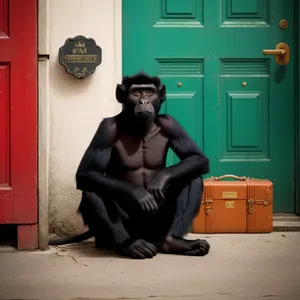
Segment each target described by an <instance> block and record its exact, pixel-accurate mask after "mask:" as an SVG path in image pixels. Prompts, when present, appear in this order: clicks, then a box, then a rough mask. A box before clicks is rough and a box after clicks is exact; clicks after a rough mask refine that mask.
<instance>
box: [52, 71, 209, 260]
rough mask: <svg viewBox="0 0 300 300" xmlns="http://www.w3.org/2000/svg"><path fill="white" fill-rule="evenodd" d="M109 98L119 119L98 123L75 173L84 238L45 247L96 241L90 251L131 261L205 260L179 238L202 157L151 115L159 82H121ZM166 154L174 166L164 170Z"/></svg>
mask: <svg viewBox="0 0 300 300" xmlns="http://www.w3.org/2000/svg"><path fill="white" fill-rule="evenodd" d="M116 98H117V100H118V101H119V102H120V103H122V104H123V110H122V112H121V113H119V114H118V115H116V116H113V117H109V118H106V119H104V120H103V121H102V122H101V123H100V125H99V127H98V130H97V131H96V133H95V135H94V137H93V139H92V141H91V143H90V145H89V146H88V148H87V150H86V151H85V153H84V156H83V158H82V160H81V162H80V164H79V167H78V170H77V173H76V183H77V189H79V190H81V191H82V199H81V203H80V205H79V208H78V211H79V212H80V213H81V215H82V217H83V220H84V222H85V224H86V225H88V227H89V231H87V232H86V233H84V234H81V235H79V236H75V237H71V238H66V239H60V240H57V241H50V244H52V245H57V244H62V243H70V242H76V241H82V240H84V239H86V238H89V237H92V236H95V240H96V247H101V248H109V249H114V250H116V251H117V252H118V253H119V254H121V255H125V256H129V257H132V258H139V259H143V258H152V257H153V256H155V255H156V254H157V253H158V252H162V253H170V254H181V255H194V256H204V255H206V254H207V253H208V252H209V248H210V245H209V244H208V242H207V241H205V240H200V239H197V240H186V239H184V238H183V236H184V235H185V234H187V233H188V231H189V228H190V226H191V224H192V221H193V218H194V217H195V216H196V215H197V213H198V211H199V208H200V203H201V197H202V192H203V179H202V175H203V174H206V173H208V172H209V161H208V159H207V157H206V156H205V155H204V154H203V153H202V151H201V150H200V149H199V148H198V146H197V145H196V143H195V142H194V141H193V140H192V139H191V138H190V137H189V136H188V134H187V133H186V131H185V130H184V129H183V128H182V126H181V125H180V124H179V123H178V122H177V121H176V120H175V119H174V118H173V117H171V116H170V115H167V114H164V115H159V114H158V113H159V110H160V108H161V104H162V103H163V102H164V101H165V99H166V87H165V85H164V84H162V83H161V80H160V78H159V77H156V76H155V77H151V76H149V75H147V74H145V73H143V72H139V73H137V74H136V75H134V76H126V77H124V78H123V80H122V83H121V84H118V85H117V88H116ZM169 148H171V149H172V150H173V151H174V152H175V153H176V154H177V156H178V157H179V159H180V162H179V163H177V164H175V165H172V166H169V167H166V156H167V152H168V149H169Z"/></svg>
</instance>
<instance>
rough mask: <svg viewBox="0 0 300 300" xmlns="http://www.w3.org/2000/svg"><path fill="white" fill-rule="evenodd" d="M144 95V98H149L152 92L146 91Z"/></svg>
mask: <svg viewBox="0 0 300 300" xmlns="http://www.w3.org/2000/svg"><path fill="white" fill-rule="evenodd" d="M145 94H146V96H148V97H150V96H152V95H153V91H151V90H148V91H146V92H145Z"/></svg>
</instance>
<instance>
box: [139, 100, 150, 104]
mask: <svg viewBox="0 0 300 300" xmlns="http://www.w3.org/2000/svg"><path fill="white" fill-rule="evenodd" d="M139 104H149V100H146V99H140V101H139Z"/></svg>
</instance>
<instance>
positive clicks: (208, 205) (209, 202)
mask: <svg viewBox="0 0 300 300" xmlns="http://www.w3.org/2000/svg"><path fill="white" fill-rule="evenodd" d="M201 203H202V204H205V208H204V211H205V213H206V214H207V215H209V214H210V213H211V211H212V203H213V200H211V199H207V200H205V201H204V202H201Z"/></svg>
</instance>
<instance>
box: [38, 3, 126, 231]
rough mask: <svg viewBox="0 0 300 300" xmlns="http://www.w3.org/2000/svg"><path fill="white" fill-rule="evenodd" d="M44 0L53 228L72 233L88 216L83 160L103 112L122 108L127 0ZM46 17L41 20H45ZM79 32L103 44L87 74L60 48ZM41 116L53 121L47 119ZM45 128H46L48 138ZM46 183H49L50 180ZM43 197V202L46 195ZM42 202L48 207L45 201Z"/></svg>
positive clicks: (106, 114) (50, 228) (51, 218)
mask: <svg viewBox="0 0 300 300" xmlns="http://www.w3.org/2000/svg"><path fill="white" fill-rule="evenodd" d="M40 2H44V6H43V4H41V5H42V6H41V9H42V7H45V3H47V7H48V8H47V9H46V10H47V11H48V14H47V16H48V18H49V22H48V26H49V33H48V34H49V81H48V84H49V85H48V88H49V95H48V96H49V114H48V117H49V118H48V124H49V126H48V130H49V136H50V140H49V148H48V149H49V153H48V154H49V155H48V157H49V178H48V182H47V184H48V185H49V186H48V187H47V188H46V189H47V190H48V191H49V195H48V203H49V230H50V232H54V233H56V234H57V235H71V234H75V233H79V232H81V231H82V230H83V224H82V220H81V218H80V217H79V216H78V215H77V213H76V210H77V207H78V205H79V202H80V192H79V191H77V190H76V189H75V172H76V169H77V167H78V164H79V161H80V159H81V157H82V155H83V153H84V151H85V149H86V147H87V146H88V144H89V142H90V140H91V138H92V137H93V135H94V133H95V130H96V129H97V127H98V125H99V123H100V122H101V120H102V118H104V117H107V116H111V115H113V114H116V113H118V112H119V111H120V109H121V107H120V105H119V104H118V103H117V101H116V100H115V98H114V91H115V86H116V84H117V82H119V81H120V80H121V45H122V41H121V21H122V20H121V12H122V4H121V0H110V1H108V0H51V1H40ZM40 17H41V15H40ZM43 22H44V21H43V20H40V22H39V24H41V23H43ZM79 34H81V35H85V36H87V37H92V38H94V39H95V41H96V43H97V44H98V45H99V46H100V47H101V48H102V64H101V65H100V66H98V67H97V69H96V72H95V73H94V74H93V75H91V76H90V77H87V78H86V79H84V80H78V79H75V78H73V76H72V75H70V74H67V73H66V72H65V70H64V68H63V67H62V66H61V65H60V64H59V62H58V50H59V48H60V47H61V46H62V45H63V44H64V42H65V40H66V39H67V38H69V37H73V36H76V35H79ZM42 39H43V38H42ZM40 82H41V81H40ZM40 89H43V87H42V86H40ZM41 93H42V92H41V91H40V95H41ZM40 105H42V106H46V103H43V102H42V101H41V99H40ZM46 116H47V114H46V113H44V117H45V118H46ZM40 117H41V114H40ZM40 121H41V122H43V121H44V122H47V121H45V119H44V120H40ZM45 124H46V123H45ZM40 127H41V124H40ZM45 132H46V130H44V131H43V132H42V133H40V136H41V138H43V139H44V140H45ZM45 142H47V141H46V140H45ZM40 146H41V145H40ZM40 151H41V150H40ZM43 157H45V155H44V156H43V155H42V157H41V156H40V171H41V172H42V169H43V163H42V159H43ZM46 162H47V159H46V160H44V163H46ZM43 184H44V186H45V182H43ZM40 201H41V202H42V205H43V199H40ZM41 207H44V209H46V208H45V205H44V206H41Z"/></svg>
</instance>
